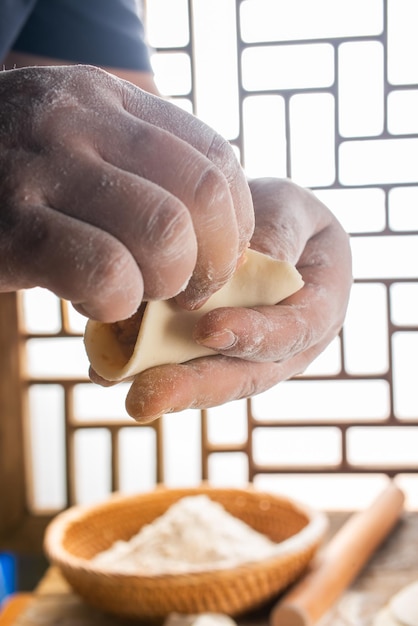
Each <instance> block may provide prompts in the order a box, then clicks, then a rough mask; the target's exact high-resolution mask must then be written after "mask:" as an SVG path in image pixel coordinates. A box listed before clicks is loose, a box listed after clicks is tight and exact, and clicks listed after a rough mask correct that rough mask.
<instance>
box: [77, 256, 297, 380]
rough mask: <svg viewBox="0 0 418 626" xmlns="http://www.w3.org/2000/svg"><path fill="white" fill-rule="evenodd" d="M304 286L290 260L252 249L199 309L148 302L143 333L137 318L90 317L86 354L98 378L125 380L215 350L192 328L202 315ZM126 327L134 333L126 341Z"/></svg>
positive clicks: (267, 301)
mask: <svg viewBox="0 0 418 626" xmlns="http://www.w3.org/2000/svg"><path fill="white" fill-rule="evenodd" d="M302 285H303V281H302V278H301V276H300V274H299V272H298V271H297V270H296V268H295V267H294V266H293V265H292V264H291V263H288V262H285V261H276V260H274V259H272V258H271V257H268V256H266V255H264V254H261V253H260V252H256V251H254V250H248V252H247V255H246V260H245V262H244V263H243V264H242V265H241V266H240V267H239V268H238V270H237V271H236V273H235V274H234V276H233V277H232V279H231V280H230V281H229V282H228V283H227V284H226V285H224V287H222V289H220V290H219V291H218V292H216V293H215V294H214V295H213V296H211V298H209V300H208V301H207V302H206V303H205V304H204V305H203V306H202V307H201V308H200V309H198V310H196V311H185V310H184V309H182V308H180V307H179V306H177V304H176V303H175V301H174V300H160V301H152V302H148V303H147V304H146V306H145V309H144V312H143V316H142V321H141V322H140V327H139V331H138V328H135V324H133V323H132V318H131V320H126V322H119V323H118V324H117V325H115V324H104V323H101V322H95V321H92V320H89V321H88V322H87V326H86V330H85V334H84V343H85V347H86V351H87V356H88V358H89V360H90V363H91V366H92V368H93V369H94V370H95V372H97V374H99V376H101V377H102V378H104V379H105V380H109V381H121V380H123V379H126V378H129V377H132V376H134V375H135V374H138V373H139V372H142V371H144V370H146V369H148V368H150V367H155V366H157V365H164V364H166V363H184V362H185V361H190V360H191V359H196V358H198V357H201V356H207V355H211V354H216V352H215V351H214V350H211V349H210V348H206V347H205V346H200V345H198V344H197V343H196V342H195V341H194V340H193V337H192V333H193V328H194V326H195V324H196V322H197V320H198V319H199V318H200V317H201V316H202V315H204V314H205V313H207V312H208V311H211V310H212V309H215V308H219V307H231V306H232V307H253V306H262V305H273V304H277V303H278V302H280V301H281V300H284V299H285V298H287V297H288V296H290V295H291V294H293V293H294V292H295V291H298V290H299V289H300V288H301V287H302ZM132 326H134V328H132ZM124 330H126V331H127V334H128V335H132V337H128V338H127V339H126V340H124V339H123V333H124Z"/></svg>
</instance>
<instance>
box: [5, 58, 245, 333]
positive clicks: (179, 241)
mask: <svg viewBox="0 0 418 626" xmlns="http://www.w3.org/2000/svg"><path fill="white" fill-rule="evenodd" d="M0 102H1V106H0V181H1V182H0V267H1V270H0V291H14V290H16V289H22V288H29V287H33V286H37V285H39V286H42V287H46V288H48V289H50V290H51V291H53V292H54V293H55V294H56V295H58V296H60V297H62V298H65V299H67V300H71V301H72V302H73V304H74V306H75V308H77V309H78V310H79V311H80V312H82V313H84V314H85V315H87V316H88V317H91V318H93V319H97V320H100V321H104V322H112V321H117V320H121V319H124V318H127V317H129V316H130V315H131V314H132V313H133V312H134V311H135V310H136V309H137V308H138V306H139V304H140V303H141V301H142V300H143V299H166V298H170V297H173V296H175V295H176V294H179V293H180V292H183V290H184V287H185V286H186V285H187V288H186V289H185V291H184V292H183V293H181V295H180V296H179V301H180V303H181V304H182V306H184V307H186V308H193V307H196V306H198V305H199V303H200V302H201V301H203V300H205V299H207V298H208V297H209V296H210V295H211V294H212V293H213V292H214V291H216V290H217V289H219V287H220V286H222V285H223V284H224V283H225V282H226V281H227V279H228V278H229V277H230V276H231V274H232V273H233V271H234V269H235V267H236V264H237V261H238V259H239V257H240V256H241V254H242V252H243V250H244V249H245V247H246V246H247V245H248V241H249V240H250V237H251V234H252V231H253V227H254V214H253V207H252V201H251V195H250V191H249V188H248V184H247V182H246V180H245V177H244V175H243V173H242V170H241V168H240V166H239V164H238V162H237V160H236V158H235V157H234V154H233V151H232V149H231V147H230V146H229V145H228V143H227V142H226V141H224V140H223V139H222V138H221V137H219V136H218V135H217V134H216V133H215V132H214V131H213V130H211V129H210V128H208V127H207V126H206V125H205V124H203V123H202V122H200V121H199V120H198V119H196V118H195V117H193V116H192V115H189V114H188V113H186V112H184V111H182V110H181V109H179V108H178V107H176V106H174V105H172V104H170V103H169V102H166V101H164V100H162V99H161V98H158V97H156V96H153V95H150V94H147V93H145V92H144V91H142V90H140V89H138V88H137V87H135V86H134V85H132V84H130V83H128V82H125V81H123V80H120V79H118V78H116V77H114V76H111V75H110V74H108V73H106V72H104V71H101V70H99V69H97V68H93V67H89V66H61V67H42V68H41V67H39V68H34V67H32V68H27V69H20V70H10V71H3V72H0Z"/></svg>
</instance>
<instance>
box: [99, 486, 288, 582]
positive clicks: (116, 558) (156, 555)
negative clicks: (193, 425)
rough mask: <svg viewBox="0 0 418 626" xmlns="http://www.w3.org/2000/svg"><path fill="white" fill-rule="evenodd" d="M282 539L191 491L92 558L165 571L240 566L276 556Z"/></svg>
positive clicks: (108, 564)
mask: <svg viewBox="0 0 418 626" xmlns="http://www.w3.org/2000/svg"><path fill="white" fill-rule="evenodd" d="M277 546H278V544H276V543H274V542H272V541H270V539H268V538H267V537H266V536H264V535H262V534H260V533H258V532H256V531H255V530H253V529H252V528H250V526H248V525H247V524H245V523H244V522H242V521H241V520H239V519H237V518H236V517H234V516H232V515H230V514H229V513H228V512H227V511H226V510H225V509H224V508H223V507H222V505H220V504H219V503H217V502H214V501H213V500H211V499H210V498H209V497H208V496H205V495H198V496H188V497H185V498H182V499H181V500H179V501H178V502H176V503H175V504H173V505H172V506H171V507H170V508H169V509H168V510H167V511H166V512H165V513H164V515H162V516H161V517H159V518H157V519H156V520H154V521H153V522H152V523H151V524H148V525H146V526H144V527H142V528H141V530H140V531H139V532H138V534H136V535H134V536H133V537H132V538H131V539H130V540H129V541H117V542H116V543H114V544H113V545H112V546H111V547H110V548H109V549H108V550H106V551H104V552H101V553H99V554H98V555H96V556H95V557H94V558H93V559H92V562H93V563H94V564H95V565H98V566H100V567H101V568H102V569H106V570H107V571H112V572H118V573H125V574H138V575H148V576H152V575H161V574H179V573H188V572H197V571H208V570H214V569H223V568H228V567H234V566H237V565H240V564H243V563H248V562H253V561H259V560H261V559H264V558H268V557H271V556H273V555H274V554H275V552H276V551H277Z"/></svg>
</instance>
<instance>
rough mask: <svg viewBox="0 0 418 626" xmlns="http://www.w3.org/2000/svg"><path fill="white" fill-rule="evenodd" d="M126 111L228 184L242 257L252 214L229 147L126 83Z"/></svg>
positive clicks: (164, 103)
mask: <svg viewBox="0 0 418 626" xmlns="http://www.w3.org/2000/svg"><path fill="white" fill-rule="evenodd" d="M123 97H124V106H125V108H126V110H127V111H128V112H129V113H131V114H132V115H134V116H135V117H139V118H141V119H143V120H146V121H147V122H149V123H150V124H153V125H154V126H158V127H159V128H163V129H165V130H167V131H169V132H170V133H172V134H173V135H176V136H177V137H179V138H180V139H182V140H183V141H185V142H187V143H188V144H190V145H191V146H193V147H194V148H196V150H198V151H199V152H201V153H202V154H203V155H205V156H207V158H208V159H210V160H211V161H212V162H213V163H214V164H215V165H216V166H217V168H218V169H219V170H220V171H221V172H222V173H223V175H224V176H225V178H226V180H227V181H228V184H229V187H230V190H231V195H232V199H233V203H234V207H235V211H236V215H237V221H238V230H239V241H240V245H239V251H240V253H242V252H243V251H244V249H245V248H246V246H247V245H248V242H249V241H250V239H251V235H252V233H253V230H254V211H253V204H252V199H251V194H250V190H249V187H248V183H247V180H246V177H245V174H244V172H243V170H242V168H241V166H240V164H239V162H238V160H237V158H236V156H235V153H234V151H233V149H232V147H231V145H230V144H229V143H228V142H227V141H225V139H223V138H222V137H221V136H220V135H218V134H217V133H216V132H215V131H214V130H213V129H212V128H210V127H209V126H207V125H206V124H204V123H203V122H202V121H201V120H199V119H198V118H196V117H194V116H192V115H190V114H188V113H186V111H183V110H182V109H180V108H179V107H177V106H175V105H174V104H172V103H170V102H167V101H165V100H163V99H161V98H158V97H157V96H153V95H151V94H146V93H142V92H140V91H139V90H138V89H136V88H135V87H134V86H133V85H130V84H129V83H126V89H125V90H124V93H123Z"/></svg>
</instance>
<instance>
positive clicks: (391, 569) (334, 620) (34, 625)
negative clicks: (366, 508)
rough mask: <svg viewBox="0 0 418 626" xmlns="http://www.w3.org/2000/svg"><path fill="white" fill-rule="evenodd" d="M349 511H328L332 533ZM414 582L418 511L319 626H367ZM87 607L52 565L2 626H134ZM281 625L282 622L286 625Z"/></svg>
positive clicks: (256, 619)
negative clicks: (392, 599) (406, 586)
mask: <svg viewBox="0 0 418 626" xmlns="http://www.w3.org/2000/svg"><path fill="white" fill-rule="evenodd" d="M346 518H347V515H344V514H331V515H330V522H331V533H332V532H335V530H336V529H337V528H338V527H340V526H341V524H342V523H343V522H344V521H345V519H346ZM414 580H418V512H414V513H405V514H404V515H403V517H402V519H401V521H400V522H399V524H398V525H397V526H396V528H395V529H394V530H393V531H392V533H391V534H390V536H389V537H388V538H387V539H386V541H385V542H384V544H383V545H382V546H381V547H380V548H379V549H378V550H377V552H376V553H375V554H374V556H373V557H372V559H371V560H370V561H369V563H368V564H367V566H366V567H365V568H364V570H363V571H362V573H361V574H360V575H359V576H358V578H357V579H356V580H355V581H354V583H353V584H352V585H351V587H350V588H349V589H347V590H346V592H345V593H344V594H343V595H342V596H341V597H340V599H339V601H338V602H337V604H336V605H335V606H334V607H333V608H332V609H331V610H330V611H329V612H328V613H327V614H326V615H325V616H323V618H322V619H321V620H320V621H319V622H317V626H371V625H372V620H373V617H374V615H375V614H376V613H377V612H378V610H379V609H380V608H382V607H383V606H384V605H385V603H386V602H387V601H388V599H389V598H390V597H391V595H393V594H394V593H396V592H397V591H398V590H399V589H400V588H401V587H403V586H405V585H407V584H408V583H410V582H412V581H414ZM269 609H270V607H265V609H263V610H262V611H260V612H259V613H258V614H254V615H249V616H247V617H246V618H245V619H240V620H238V623H239V626H266V625H267V624H268V615H269ZM133 624H139V622H138V621H131V620H125V619H118V618H115V617H112V616H109V615H104V614H103V613H100V612H99V611H97V610H96V609H93V608H90V607H88V606H87V605H86V604H85V603H84V602H83V601H82V600H81V599H80V598H79V597H78V596H77V595H76V594H75V593H73V592H72V590H71V589H70V587H69V586H68V585H67V583H66V582H65V581H64V580H63V578H62V577H61V575H60V572H59V571H58V570H57V569H56V568H54V567H51V568H50V569H49V570H48V572H47V574H46V576H45V577H44V578H43V580H42V581H41V583H40V584H39V586H38V587H37V589H36V590H35V592H34V593H33V594H18V595H16V596H15V597H12V598H11V599H10V601H9V602H8V603H7V604H6V606H5V608H4V610H3V612H2V613H1V614H0V626H99V625H100V626H132V625H133ZM284 626H285V625H284Z"/></svg>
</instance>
